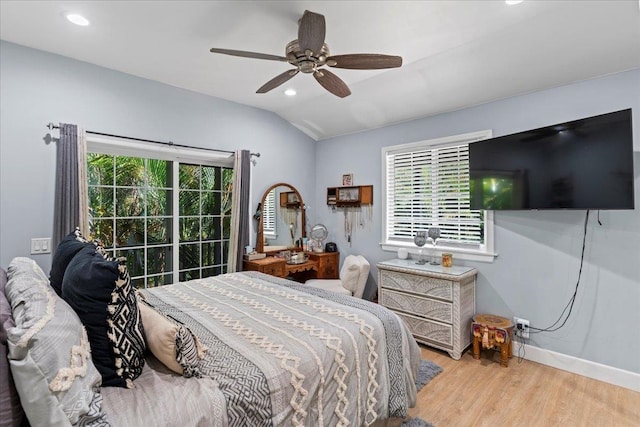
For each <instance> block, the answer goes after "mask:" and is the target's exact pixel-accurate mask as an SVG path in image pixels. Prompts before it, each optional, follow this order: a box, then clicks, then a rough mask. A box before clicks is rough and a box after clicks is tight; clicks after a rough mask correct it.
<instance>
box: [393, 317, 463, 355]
mask: <svg viewBox="0 0 640 427" xmlns="http://www.w3.org/2000/svg"><path fill="white" fill-rule="evenodd" d="M396 314H397V315H398V316H399V317H400V318H401V319H402V320H404V322H405V324H406V325H407V327H408V328H409V330H410V331H411V333H412V334H413V336H415V338H416V339H417V340H420V339H422V340H427V341H433V342H436V343H439V344H442V345H445V346H447V347H453V328H452V327H451V325H445V324H442V323H439V322H432V321H430V320H427V319H421V318H419V317H415V316H411V315H409V314H403V313H396Z"/></svg>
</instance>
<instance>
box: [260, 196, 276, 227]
mask: <svg viewBox="0 0 640 427" xmlns="http://www.w3.org/2000/svg"><path fill="white" fill-rule="evenodd" d="M262 229H263V232H264V236H265V237H268V236H271V237H275V236H276V192H275V190H273V191H270V192H269V194H267V198H266V200H265V201H264V206H263V208H262Z"/></svg>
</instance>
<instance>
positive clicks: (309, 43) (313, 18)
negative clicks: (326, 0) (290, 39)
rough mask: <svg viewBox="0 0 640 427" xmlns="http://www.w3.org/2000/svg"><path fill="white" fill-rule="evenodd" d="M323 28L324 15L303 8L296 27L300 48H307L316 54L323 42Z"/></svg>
mask: <svg viewBox="0 0 640 427" xmlns="http://www.w3.org/2000/svg"><path fill="white" fill-rule="evenodd" d="M325 30H326V28H325V21H324V15H320V14H319V13H314V12H309V11H308V10H305V11H304V14H303V15H302V18H301V19H300V26H299V27H298V44H299V45H300V50H301V51H302V52H305V51H306V50H307V49H308V50H310V51H312V52H313V53H315V54H316V55H317V54H318V53H319V52H320V49H321V48H322V45H323V44H324V36H325Z"/></svg>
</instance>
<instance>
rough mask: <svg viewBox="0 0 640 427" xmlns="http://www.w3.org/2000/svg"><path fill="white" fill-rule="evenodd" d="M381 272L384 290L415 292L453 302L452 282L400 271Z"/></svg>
mask: <svg viewBox="0 0 640 427" xmlns="http://www.w3.org/2000/svg"><path fill="white" fill-rule="evenodd" d="M379 272H380V280H381V282H380V286H381V287H383V288H387V289H397V290H400V291H406V292H413V293H416V294H420V295H424V296H429V297H435V298H440V299H443V300H446V301H452V300H453V284H452V282H451V281H450V280H444V279H437V278H435V277H426V276H420V275H417V274H407V273H400V272H398V271H389V270H379Z"/></svg>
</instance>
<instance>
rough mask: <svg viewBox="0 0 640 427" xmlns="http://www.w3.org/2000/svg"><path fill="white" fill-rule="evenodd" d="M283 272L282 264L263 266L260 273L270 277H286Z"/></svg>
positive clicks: (283, 266)
mask: <svg viewBox="0 0 640 427" xmlns="http://www.w3.org/2000/svg"><path fill="white" fill-rule="evenodd" d="M285 270H286V268H285V265H284V263H282V264H271V265H265V266H264V267H263V268H262V270H261V271H262V272H263V273H265V274H269V275H271V276H277V277H285V276H286V271H285Z"/></svg>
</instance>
